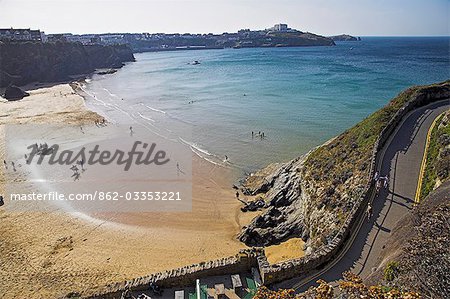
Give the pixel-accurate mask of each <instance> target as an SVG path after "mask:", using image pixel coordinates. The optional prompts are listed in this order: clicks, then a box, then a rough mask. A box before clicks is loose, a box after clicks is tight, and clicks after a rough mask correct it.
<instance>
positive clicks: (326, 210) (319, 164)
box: [239, 81, 450, 254]
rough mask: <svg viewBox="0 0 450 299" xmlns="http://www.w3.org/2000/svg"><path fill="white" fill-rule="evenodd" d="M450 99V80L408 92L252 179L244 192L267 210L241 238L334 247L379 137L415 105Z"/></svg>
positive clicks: (254, 243) (265, 243) (251, 242)
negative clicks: (406, 108)
mask: <svg viewBox="0 0 450 299" xmlns="http://www.w3.org/2000/svg"><path fill="white" fill-rule="evenodd" d="M449 96H450V81H446V82H444V83H440V84H435V85H429V86H419V87H413V88H410V89H407V90H406V91H404V92H402V93H400V94H399V95H398V96H397V97H395V98H394V99H393V100H392V101H391V102H390V103H389V104H388V105H386V106H385V107H383V108H382V109H380V110H378V111H377V112H375V113H373V114H372V115H370V116H369V117H367V118H366V119H364V120H363V121H361V122H360V123H358V124H357V125H356V126H354V127H353V128H351V129H349V130H347V131H345V132H344V133H342V134H341V135H339V136H337V137H336V138H334V139H332V140H330V141H329V142H327V143H326V144H324V145H322V146H320V147H318V148H316V149H314V150H312V151H311V152H310V153H308V154H307V155H305V156H302V157H299V158H297V159H294V160H292V161H290V162H288V163H282V164H273V165H270V166H269V167H268V168H266V169H263V170H261V171H259V172H257V173H255V174H253V175H251V176H250V177H248V178H247V179H246V181H245V182H244V184H243V189H244V192H245V193H247V194H250V195H257V194H259V195H260V196H261V197H262V198H263V199H264V200H265V202H266V206H267V207H268V208H267V210H266V211H265V212H264V213H263V214H262V215H260V216H257V217H256V218H255V219H253V221H252V222H251V224H250V225H248V226H247V227H245V228H244V229H243V231H242V233H241V234H240V236H239V239H240V240H241V241H242V242H244V243H246V244H247V245H249V246H268V245H272V244H277V243H280V242H283V241H285V240H287V239H289V238H292V237H301V238H302V239H303V240H305V241H306V246H307V248H306V254H309V253H311V252H313V251H314V250H315V249H317V248H319V247H320V246H322V245H326V244H329V243H330V242H331V240H332V239H333V237H334V236H335V235H336V234H337V233H338V232H339V230H340V228H341V227H342V225H343V223H345V222H346V220H347V219H348V217H349V216H351V213H352V211H353V210H354V208H355V205H356V203H358V199H359V198H361V196H362V195H363V193H364V189H365V186H367V184H368V183H369V181H370V171H371V161H372V154H373V153H374V150H375V149H376V147H377V140H378V137H379V136H380V133H381V132H382V131H383V130H384V129H385V128H386V127H387V126H388V125H389V122H390V120H391V119H392V118H393V117H394V115H395V114H396V113H397V112H398V111H399V110H401V109H402V108H403V106H404V105H405V104H406V103H408V102H410V101H414V100H416V99H419V98H445V97H449Z"/></svg>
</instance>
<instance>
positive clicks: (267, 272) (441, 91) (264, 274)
mask: <svg viewBox="0 0 450 299" xmlns="http://www.w3.org/2000/svg"><path fill="white" fill-rule="evenodd" d="M446 98H450V83H449V82H447V83H445V84H442V85H441V86H430V87H426V88H422V89H420V90H419V91H416V92H415V94H413V95H412V96H411V100H409V101H408V102H407V103H406V104H405V105H404V106H403V107H402V108H400V109H399V110H398V111H397V112H396V113H395V114H394V116H393V117H392V119H391V120H390V121H389V123H388V125H387V126H386V127H385V128H384V129H383V130H382V132H381V133H380V135H379V137H378V140H377V141H376V143H375V145H374V148H373V153H372V161H371V164H370V172H369V180H368V184H367V185H366V186H365V188H364V193H363V194H364V195H363V196H362V197H361V198H360V199H359V200H358V202H357V203H356V204H355V206H354V208H353V211H352V212H351V214H350V217H349V218H347V221H346V222H345V223H344V225H343V226H342V228H341V229H340V231H339V232H338V234H337V235H336V236H335V237H334V239H333V240H332V242H330V243H329V244H327V245H324V246H322V247H321V248H319V249H318V250H316V251H315V252H314V253H312V254H311V255H308V256H306V257H303V258H299V259H294V260H290V261H287V262H283V263H278V264H274V265H269V263H268V262H267V259H266V258H265V256H264V255H262V256H261V257H259V258H258V265H259V269H260V273H261V278H262V280H263V282H264V284H266V285H267V284H272V283H276V282H280V281H283V280H287V279H291V278H294V277H306V276H307V275H308V274H309V273H311V272H312V271H314V270H316V269H318V268H319V267H321V266H324V264H325V263H327V262H329V261H330V260H332V259H333V258H336V257H337V255H338V254H339V253H340V252H341V251H342V249H343V248H344V247H345V246H344V245H345V242H346V241H347V240H348V239H349V237H350V236H351V233H352V232H355V231H356V229H357V224H358V223H359V220H360V219H361V217H363V216H364V214H365V211H366V209H367V204H368V202H369V200H371V198H372V194H373V193H374V191H375V190H374V189H375V188H374V185H373V181H372V180H371V179H370V178H372V177H373V175H374V173H375V171H376V169H377V167H378V166H379V163H380V158H381V157H380V156H381V155H380V153H381V150H382V149H383V147H384V145H385V144H386V142H387V140H388V139H389V138H390V136H391V135H392V134H393V133H394V132H395V130H396V128H397V126H398V125H399V124H400V123H401V121H402V119H403V118H404V117H405V116H406V115H407V114H408V113H409V112H411V111H412V110H414V109H416V108H418V107H422V106H425V105H428V104H430V103H432V102H436V101H439V100H442V99H446Z"/></svg>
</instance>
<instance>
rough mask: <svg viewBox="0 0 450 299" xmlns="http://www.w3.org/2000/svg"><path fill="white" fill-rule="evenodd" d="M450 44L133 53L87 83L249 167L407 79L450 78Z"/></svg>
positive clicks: (339, 128)
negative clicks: (113, 69) (119, 66)
mask: <svg viewBox="0 0 450 299" xmlns="http://www.w3.org/2000/svg"><path fill="white" fill-rule="evenodd" d="M449 43H450V38H449V37H424V38H409V37H408V38H406V37H399V38H391V37H389V38H382V37H366V38H363V40H362V41H360V42H339V43H337V45H336V46H335V47H308V48H306V47H305V48H301V47H299V48H261V49H224V50H198V51H177V52H159V53H142V54H136V55H135V56H136V62H135V63H129V64H127V65H126V66H125V67H123V68H122V69H120V70H119V71H118V72H117V73H115V74H112V75H104V76H100V75H95V76H94V77H93V78H92V80H90V81H89V83H87V84H86V86H85V90H86V92H87V93H88V94H89V95H90V97H89V98H88V101H87V104H88V106H89V107H90V108H92V109H94V110H97V111H100V112H102V113H104V114H106V115H107V116H108V118H109V119H110V120H111V121H113V122H120V123H131V122H138V123H142V124H145V125H146V127H147V128H148V129H149V130H151V131H153V132H155V133H156V134H160V135H162V136H166V137H167V138H170V139H173V140H176V141H177V142H183V143H186V144H187V146H191V148H192V150H193V151H194V152H195V153H197V154H198V155H199V156H201V157H202V158H205V159H207V160H209V161H211V162H213V163H217V164H223V165H226V166H229V167H234V168H236V169H238V170H239V171H241V172H242V173H243V172H250V171H254V170H255V169H257V168H260V167H263V166H265V165H267V164H268V163H271V162H280V161H287V160H289V159H292V158H294V157H297V156H299V155H301V154H304V153H306V152H308V151H309V150H310V149H312V148H313V147H315V146H317V145H320V144H322V143H323V142H325V141H327V140H328V139H330V138H332V137H333V136H336V135H337V134H339V133H341V132H343V131H344V130H346V129H347V128H349V127H351V126H353V125H354V124H356V123H357V122H358V121H360V120H362V119H364V118H365V117H367V116H368V115H369V114H371V113H372V112H374V111H376V110H377V109H379V108H380V107H382V106H384V105H385V104H386V103H387V102H388V101H389V100H390V99H391V98H392V97H394V96H395V95H396V94H397V93H399V92H400V91H401V90H403V89H405V88H407V87H409V86H411V85H418V84H428V83H434V82H438V81H443V80H447V79H450V62H449V57H450V52H449ZM194 60H198V61H200V63H201V64H199V65H192V64H190V63H191V62H192V61H194ZM191 101H193V103H192V102H191ZM190 102H191V103H190ZM252 131H254V132H255V134H256V135H255V136H254V138H252V134H251V132H252ZM258 131H261V132H264V135H265V136H266V137H265V138H264V139H261V138H259V137H258V136H257V132H258ZM225 156H228V162H224V159H225Z"/></svg>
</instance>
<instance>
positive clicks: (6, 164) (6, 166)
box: [3, 160, 8, 169]
mask: <svg viewBox="0 0 450 299" xmlns="http://www.w3.org/2000/svg"><path fill="white" fill-rule="evenodd" d="M3 164H5V168H6V169H8V163H6V160H3Z"/></svg>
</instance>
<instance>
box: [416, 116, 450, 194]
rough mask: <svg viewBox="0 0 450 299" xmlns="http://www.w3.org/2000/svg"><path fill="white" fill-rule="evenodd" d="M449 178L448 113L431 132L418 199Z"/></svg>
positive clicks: (449, 143) (449, 133)
mask: <svg viewBox="0 0 450 299" xmlns="http://www.w3.org/2000/svg"><path fill="white" fill-rule="evenodd" d="M449 177H450V111H447V112H445V113H444V114H442V115H441V116H440V117H438V119H437V121H436V125H435V127H434V128H433V130H432V131H431V138H430V144H429V147H428V151H427V157H426V167H425V172H424V177H423V182H422V189H421V190H420V198H425V197H426V196H427V195H428V194H429V193H430V192H431V191H433V190H434V189H436V188H437V187H439V186H440V185H441V184H442V183H443V182H445V181H447V180H448V179H449Z"/></svg>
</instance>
